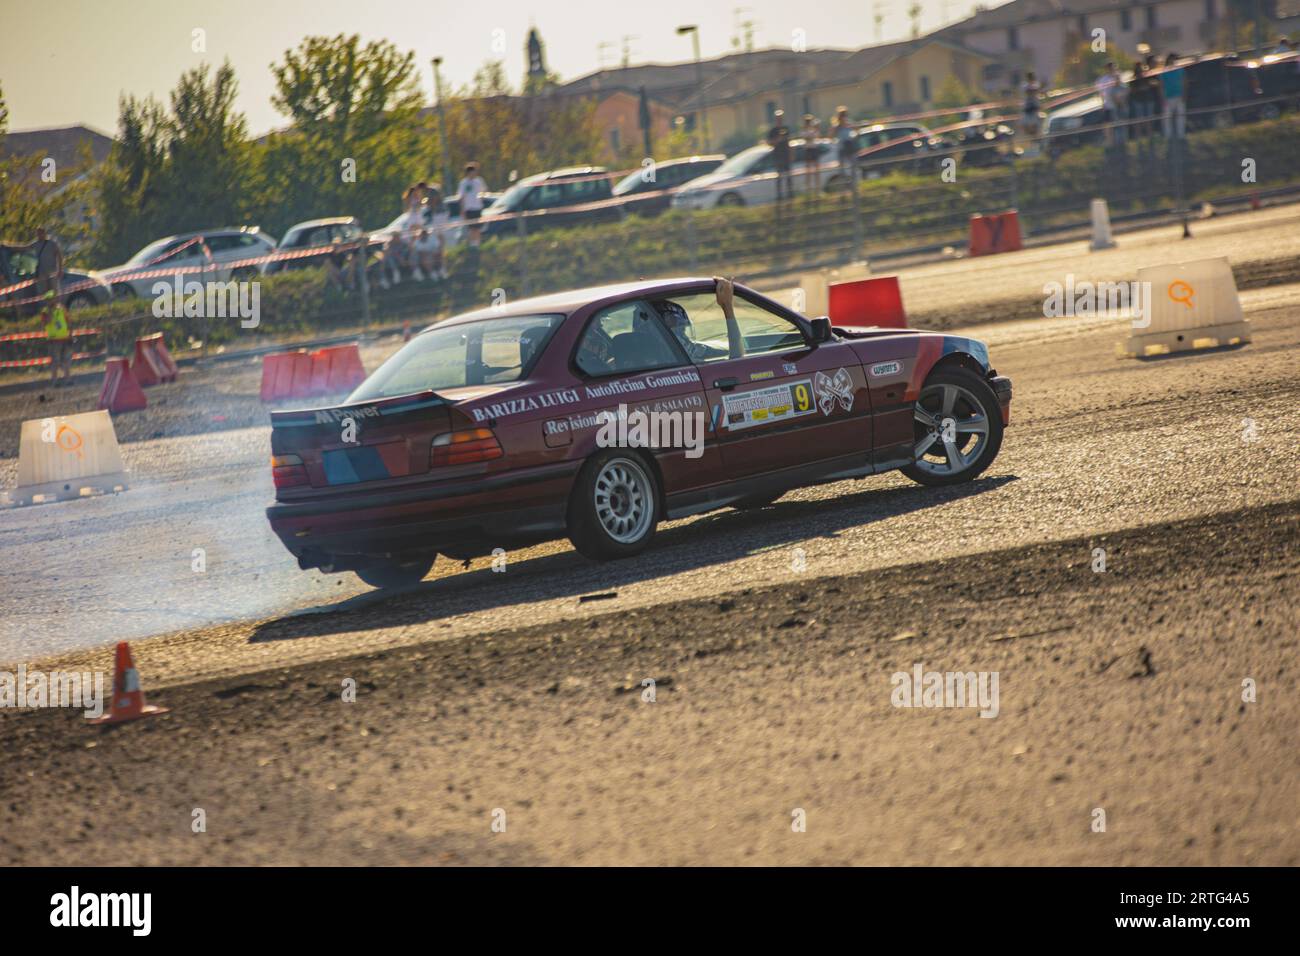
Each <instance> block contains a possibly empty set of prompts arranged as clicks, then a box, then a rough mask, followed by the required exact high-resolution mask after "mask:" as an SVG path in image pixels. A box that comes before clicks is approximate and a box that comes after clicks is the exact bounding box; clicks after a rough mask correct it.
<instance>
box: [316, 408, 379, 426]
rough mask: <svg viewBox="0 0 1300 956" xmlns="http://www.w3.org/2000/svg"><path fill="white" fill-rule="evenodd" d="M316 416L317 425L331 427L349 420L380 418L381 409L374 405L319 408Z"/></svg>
mask: <svg viewBox="0 0 1300 956" xmlns="http://www.w3.org/2000/svg"><path fill="white" fill-rule="evenodd" d="M315 414H316V424H317V425H329V424H333V423H335V422H342V421H346V420H347V419H349V418H350V419H352V420H353V421H354V422H355V421H356V420H357V419H358V418H378V417H379V409H378V408H377V407H375V406H374V405H363V406H362V407H360V408H318V409H316V412H315Z"/></svg>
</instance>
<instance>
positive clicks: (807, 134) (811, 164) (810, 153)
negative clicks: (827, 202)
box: [802, 113, 822, 193]
mask: <svg viewBox="0 0 1300 956" xmlns="http://www.w3.org/2000/svg"><path fill="white" fill-rule="evenodd" d="M821 135H822V128H821V123H819V122H817V117H815V116H813V115H812V114H811V113H804V114H803V132H802V136H803V162H804V166H805V167H806V168H807V171H808V173H807V186H806V188H805V189H804V192H809V193H810V192H812V191H813V189H814V188H815V184H816V182H817V140H819V139H821Z"/></svg>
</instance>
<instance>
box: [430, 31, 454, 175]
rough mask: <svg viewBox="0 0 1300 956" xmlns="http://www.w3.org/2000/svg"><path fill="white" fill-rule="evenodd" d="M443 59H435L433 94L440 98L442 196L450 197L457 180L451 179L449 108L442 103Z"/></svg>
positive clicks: (439, 133)
mask: <svg viewBox="0 0 1300 956" xmlns="http://www.w3.org/2000/svg"><path fill="white" fill-rule="evenodd" d="M441 66H442V57H440V56H435V57H434V58H433V93H434V95H435V96H436V97H437V98H438V140H439V144H438V153H439V158H440V159H441V160H442V194H443V195H444V196H447V195H450V192H449V190H451V189H454V188H455V180H453V179H452V178H451V143H450V142H448V140H447V107H446V104H444V103H443V102H442V70H441V69H440V67H441Z"/></svg>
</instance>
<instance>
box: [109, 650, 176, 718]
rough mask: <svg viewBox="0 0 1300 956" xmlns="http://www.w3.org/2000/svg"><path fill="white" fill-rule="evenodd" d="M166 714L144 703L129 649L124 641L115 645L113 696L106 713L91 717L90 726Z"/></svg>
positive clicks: (164, 708)
mask: <svg viewBox="0 0 1300 956" xmlns="http://www.w3.org/2000/svg"><path fill="white" fill-rule="evenodd" d="M165 713H167V708H166V707H155V706H154V705H153V704H146V703H145V702H144V690H143V689H142V688H141V687H140V672H139V671H137V670H136V669H135V661H133V660H132V659H131V647H130V645H128V644H127V643H126V641H120V642H118V645H117V655H116V660H115V662H114V666H113V696H112V698H110V700H109V702H108V713H107V714H104V715H103V716H102V717H91V718H90V722H91V723H92V724H120V723H122V722H123V721H127V720H135V719H136V718H137V717H152V716H153V715H154V714H165Z"/></svg>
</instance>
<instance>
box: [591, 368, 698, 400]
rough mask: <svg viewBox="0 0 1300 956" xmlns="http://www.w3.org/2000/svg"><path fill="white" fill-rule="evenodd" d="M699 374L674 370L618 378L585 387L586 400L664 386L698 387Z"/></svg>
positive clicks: (686, 370)
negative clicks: (637, 376) (636, 376)
mask: <svg viewBox="0 0 1300 956" xmlns="http://www.w3.org/2000/svg"><path fill="white" fill-rule="evenodd" d="M698 384H700V373H699V372H697V371H696V370H695V369H693V368H687V369H675V370H673V371H671V372H652V373H650V374H648V375H644V376H641V377H639V378H620V379H615V380H614V381H612V382H602V383H601V384H599V385H585V386H583V389H584V391H586V393H587V398H610V397H614V396H619V395H626V394H628V393H629V392H643V391H645V390H646V389H648V388H663V387H664V386H666V385H698Z"/></svg>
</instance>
